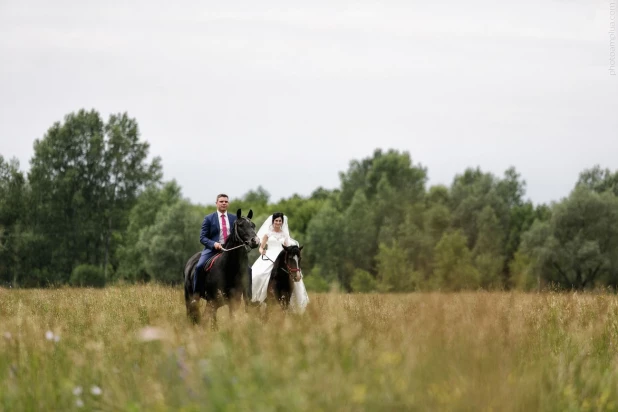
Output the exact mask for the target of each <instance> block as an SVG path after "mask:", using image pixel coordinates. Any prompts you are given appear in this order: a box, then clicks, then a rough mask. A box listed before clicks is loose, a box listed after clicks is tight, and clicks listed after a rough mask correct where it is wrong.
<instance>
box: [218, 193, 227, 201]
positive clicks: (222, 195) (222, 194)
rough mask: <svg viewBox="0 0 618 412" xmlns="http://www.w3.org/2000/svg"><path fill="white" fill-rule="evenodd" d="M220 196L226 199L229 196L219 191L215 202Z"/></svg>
mask: <svg viewBox="0 0 618 412" xmlns="http://www.w3.org/2000/svg"><path fill="white" fill-rule="evenodd" d="M220 197H227V198H228V199H229V198H230V197H229V196H228V195H226V194H225V193H219V194H218V195H217V202H218V201H219V198H220Z"/></svg>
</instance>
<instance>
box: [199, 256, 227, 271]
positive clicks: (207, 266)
mask: <svg viewBox="0 0 618 412" xmlns="http://www.w3.org/2000/svg"><path fill="white" fill-rule="evenodd" d="M222 255H223V253H220V252H219V253H217V254H216V255H213V256H211V257H210V258H208V260H207V261H206V263H204V273H208V272H209V271H210V269H211V268H212V265H214V263H215V260H217V259H218V258H219V257H221V256H222Z"/></svg>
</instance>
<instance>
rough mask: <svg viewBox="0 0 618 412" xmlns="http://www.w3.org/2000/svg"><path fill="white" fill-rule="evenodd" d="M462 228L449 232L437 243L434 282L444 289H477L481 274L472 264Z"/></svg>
mask: <svg viewBox="0 0 618 412" xmlns="http://www.w3.org/2000/svg"><path fill="white" fill-rule="evenodd" d="M467 243H468V242H467V239H466V237H465V235H464V234H463V233H462V232H461V230H456V231H453V232H447V233H445V234H444V235H443V236H442V239H440V241H439V242H438V244H437V245H436V248H435V251H434V256H435V271H434V279H433V281H434V283H435V285H436V286H437V287H438V288H440V289H443V290H463V289H475V288H477V287H478V286H479V284H480V275H479V273H478V271H477V270H476V268H475V267H474V265H473V264H472V253H471V252H470V249H468V246H467Z"/></svg>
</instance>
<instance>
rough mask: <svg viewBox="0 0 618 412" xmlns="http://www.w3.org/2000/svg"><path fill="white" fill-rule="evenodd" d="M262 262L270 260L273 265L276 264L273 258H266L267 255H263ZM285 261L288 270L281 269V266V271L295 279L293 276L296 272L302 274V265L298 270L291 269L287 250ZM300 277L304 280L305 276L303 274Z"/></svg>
mask: <svg viewBox="0 0 618 412" xmlns="http://www.w3.org/2000/svg"><path fill="white" fill-rule="evenodd" d="M264 258H266V259H264ZM262 260H270V261H271V262H273V265H274V264H275V262H274V261H273V260H272V259H271V258H269V257H268V256H266V255H262ZM283 260H284V262H285V263H284V264H285V267H286V268H287V270H286V269H285V268H283V267H281V266H279V269H281V270H282V271H284V272H285V273H287V274H288V275H289V276H290V277H293V278H295V277H296V276H294V275H292V274H293V273H296V272H300V265H298V267H297V268H292V267H290V265H288V251H287V250H285V256H284V258H283ZM300 276H301V278H302V276H303V275H302V273H301V275H300Z"/></svg>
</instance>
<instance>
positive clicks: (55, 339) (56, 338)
mask: <svg viewBox="0 0 618 412" xmlns="http://www.w3.org/2000/svg"><path fill="white" fill-rule="evenodd" d="M54 342H56V343H57V342H60V336H59V335H54Z"/></svg>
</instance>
